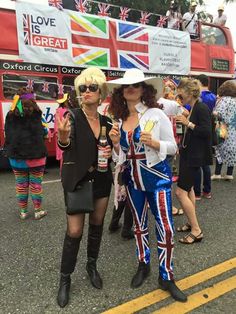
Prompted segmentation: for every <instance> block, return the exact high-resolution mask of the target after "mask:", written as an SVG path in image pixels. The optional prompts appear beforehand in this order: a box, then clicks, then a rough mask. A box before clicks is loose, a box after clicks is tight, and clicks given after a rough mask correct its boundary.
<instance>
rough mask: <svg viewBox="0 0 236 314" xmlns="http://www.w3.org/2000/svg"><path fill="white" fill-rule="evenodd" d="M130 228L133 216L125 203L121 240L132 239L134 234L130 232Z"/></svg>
mask: <svg viewBox="0 0 236 314" xmlns="http://www.w3.org/2000/svg"><path fill="white" fill-rule="evenodd" d="M132 227H133V215H132V212H131V209H130V207H129V204H128V202H126V205H125V212H124V224H123V228H122V231H121V236H122V238H124V239H127V240H129V239H133V238H134V232H133V230H132Z"/></svg>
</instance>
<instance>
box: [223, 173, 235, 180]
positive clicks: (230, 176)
mask: <svg viewBox="0 0 236 314" xmlns="http://www.w3.org/2000/svg"><path fill="white" fill-rule="evenodd" d="M223 179H224V180H226V181H231V180H233V179H234V177H233V176H232V175H228V174H226V175H224V177H223Z"/></svg>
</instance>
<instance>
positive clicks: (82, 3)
mask: <svg viewBox="0 0 236 314" xmlns="http://www.w3.org/2000/svg"><path fill="white" fill-rule="evenodd" d="M87 4H88V1H87V0H75V7H76V10H77V11H79V12H81V13H86V12H87V11H88V8H87V7H86V5H87Z"/></svg>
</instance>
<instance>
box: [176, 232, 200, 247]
mask: <svg viewBox="0 0 236 314" xmlns="http://www.w3.org/2000/svg"><path fill="white" fill-rule="evenodd" d="M188 239H190V241H189V240H188ZM202 239H203V234H202V232H200V233H199V234H198V235H197V236H195V235H193V234H192V233H191V232H190V233H189V234H187V235H186V236H185V237H183V238H182V239H179V242H180V243H182V244H193V243H196V242H201V241H202Z"/></svg>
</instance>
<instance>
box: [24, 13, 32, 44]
mask: <svg viewBox="0 0 236 314" xmlns="http://www.w3.org/2000/svg"><path fill="white" fill-rule="evenodd" d="M23 31H24V43H25V45H31V23H30V16H29V14H23Z"/></svg>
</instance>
